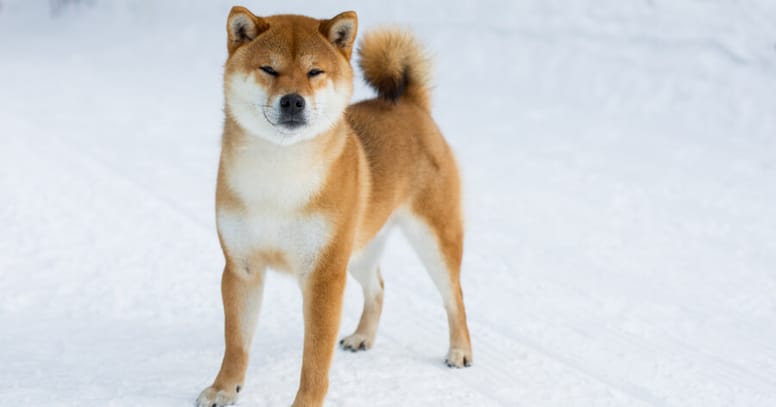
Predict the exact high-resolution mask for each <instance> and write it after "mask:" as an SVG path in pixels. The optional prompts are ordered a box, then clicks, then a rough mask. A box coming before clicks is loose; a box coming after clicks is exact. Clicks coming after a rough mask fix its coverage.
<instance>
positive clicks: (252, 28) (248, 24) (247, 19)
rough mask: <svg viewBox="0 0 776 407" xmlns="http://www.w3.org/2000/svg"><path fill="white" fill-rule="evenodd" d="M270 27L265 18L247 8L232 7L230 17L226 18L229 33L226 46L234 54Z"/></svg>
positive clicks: (230, 53)
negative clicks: (257, 15)
mask: <svg viewBox="0 0 776 407" xmlns="http://www.w3.org/2000/svg"><path fill="white" fill-rule="evenodd" d="M268 28H269V24H267V22H266V21H265V20H264V19H263V18H261V17H256V16H255V15H253V13H251V12H250V11H249V10H248V9H247V8H245V7H240V6H234V7H232V10H231V11H230V12H229V18H228V19H227V20H226V32H227V34H228V35H229V41H228V42H227V43H226V48H227V49H229V55H232V53H233V52H234V51H236V50H237V48H240V46H242V45H243V44H247V43H249V42H251V41H252V40H253V39H254V38H256V37H257V36H258V35H259V34H261V33H263V32H264V31H267V29H268Z"/></svg>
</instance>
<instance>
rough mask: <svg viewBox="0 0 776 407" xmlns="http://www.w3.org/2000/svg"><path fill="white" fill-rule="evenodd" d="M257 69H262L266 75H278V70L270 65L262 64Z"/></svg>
mask: <svg viewBox="0 0 776 407" xmlns="http://www.w3.org/2000/svg"><path fill="white" fill-rule="evenodd" d="M259 69H261V70H262V71H264V72H265V73H266V74H267V75H270V76H278V71H276V70H274V69H272V67H271V66H266V65H265V66H262V67H261V68H259Z"/></svg>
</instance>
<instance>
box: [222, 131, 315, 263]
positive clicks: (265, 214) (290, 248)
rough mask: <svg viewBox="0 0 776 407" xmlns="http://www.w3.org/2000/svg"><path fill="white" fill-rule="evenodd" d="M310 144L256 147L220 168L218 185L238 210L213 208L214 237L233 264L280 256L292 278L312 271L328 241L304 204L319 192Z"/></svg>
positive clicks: (239, 151) (238, 152)
mask: <svg viewBox="0 0 776 407" xmlns="http://www.w3.org/2000/svg"><path fill="white" fill-rule="evenodd" d="M309 144H310V143H300V144H296V145H292V146H285V147H283V146H275V145H271V144H269V143H266V142H263V141H256V143H252V144H251V145H248V146H243V147H241V148H240V149H237V150H235V151H233V152H232V153H231V154H230V155H229V157H228V160H227V161H226V162H225V163H224V171H225V174H224V175H225V176H224V177H223V178H222V181H223V182H226V183H228V187H229V190H230V191H231V192H232V193H233V194H234V195H236V196H235V197H236V198H237V199H238V200H239V201H240V203H241V205H240V207H241V208H240V209H235V208H233V207H221V206H219V207H218V213H217V219H218V231H219V233H220V235H221V240H222V242H223V244H224V246H225V249H226V250H227V251H228V252H229V254H230V256H232V257H234V260H237V261H248V260H249V259H250V258H251V256H252V255H253V254H254V253H256V252H262V251H266V252H276V253H281V254H282V255H283V257H284V258H285V260H286V261H287V262H288V266H289V267H290V268H291V269H292V271H294V272H298V273H304V272H306V271H309V269H310V268H311V267H312V266H313V265H314V263H315V260H316V257H317V255H318V254H319V252H320V251H321V249H323V247H324V246H325V245H326V243H327V242H328V240H329V237H330V236H329V235H330V231H329V224H328V222H327V219H326V217H325V216H323V215H322V214H316V213H310V212H309V211H308V210H306V209H305V208H306V206H307V204H308V203H309V202H310V200H311V199H312V197H313V196H314V195H315V194H316V193H317V192H318V191H319V190H320V188H321V187H322V184H323V182H324V180H325V176H326V170H327V168H326V164H325V163H324V162H322V160H320V159H318V160H316V155H315V154H314V151H313V150H312V149H313V148H314V146H311V145H309Z"/></svg>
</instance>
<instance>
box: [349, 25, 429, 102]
mask: <svg viewBox="0 0 776 407" xmlns="http://www.w3.org/2000/svg"><path fill="white" fill-rule="evenodd" d="M358 55H359V57H360V60H359V65H360V66H361V70H362V71H363V72H364V79H366V82H367V83H368V84H369V86H371V87H372V88H374V89H375V90H376V91H377V93H378V95H379V96H380V97H381V98H383V99H386V100H390V101H393V102H396V101H398V100H400V99H401V100H409V101H412V102H414V103H416V104H417V105H419V106H420V107H422V108H423V109H425V110H430V108H431V106H430V96H431V90H430V84H429V78H430V72H429V71H430V65H431V61H430V60H429V58H428V57H427V56H426V54H425V52H424V51H423V48H422V47H421V45H420V44H419V43H418V41H417V40H416V39H415V38H414V37H413V36H412V34H410V33H408V32H405V31H402V30H399V29H379V30H375V31H371V32H368V33H367V34H366V35H365V36H364V38H363V40H362V41H361V48H359V50H358Z"/></svg>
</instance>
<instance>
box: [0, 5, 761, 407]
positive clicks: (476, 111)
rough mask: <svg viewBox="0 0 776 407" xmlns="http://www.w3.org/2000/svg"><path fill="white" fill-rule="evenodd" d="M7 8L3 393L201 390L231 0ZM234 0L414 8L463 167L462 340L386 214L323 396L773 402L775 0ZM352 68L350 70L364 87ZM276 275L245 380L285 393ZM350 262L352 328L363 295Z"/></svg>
mask: <svg viewBox="0 0 776 407" xmlns="http://www.w3.org/2000/svg"><path fill="white" fill-rule="evenodd" d="M89 3H91V4H92V5H91V6H89V7H87V6H75V7H69V8H68V7H66V8H63V9H60V10H58V11H57V12H56V13H55V14H56V15H55V16H52V15H51V14H52V13H51V12H50V11H49V7H48V2H45V1H41V0H37V1H29V0H3V1H2V9H0V228H2V237H0V367H1V368H0V401H1V402H2V404H3V405H20V406H37V405H46V406H52V405H53V406H129V405H146V406H187V405H190V404H191V403H192V402H193V400H194V398H195V397H196V395H197V394H198V393H199V391H200V390H201V389H202V388H203V387H205V386H206V385H208V384H209V383H210V381H211V380H212V379H213V377H214V375H215V373H216V371H217V369H218V366H219V364H220V358H221V352H222V349H223V348H222V346H223V339H222V310H221V304H220V298H219V279H220V272H221V268H222V266H223V259H222V257H221V254H220V250H219V247H218V242H217V239H216V233H215V226H214V208H213V206H214V203H213V194H214V185H215V174H216V163H217V158H218V148H219V137H220V125H221V121H222V111H221V106H222V96H221V69H222V64H223V60H224V57H225V36H224V35H225V33H224V23H225V16H226V14H227V12H228V10H229V7H230V6H231V3H229V2H226V1H224V0H218V1H210V2H205V1H200V2H192V1H184V0H164V1H155V2H151V1H142V0H117V1H112V2H109V1H107V0H92V1H90V2H89ZM307 3H309V4H303V3H302V2H258V1H251V2H247V4H246V5H248V6H250V7H251V8H252V9H253V10H254V11H256V12H257V13H259V14H272V13H279V12H294V13H302V14H309V15H313V16H319V17H328V16H333V15H334V14H336V13H338V12H340V11H343V10H346V9H355V10H357V11H358V12H359V15H360V30H361V31H362V32H363V31H365V30H368V29H370V28H371V27H374V26H376V25H378V24H383V23H398V24H403V25H406V26H408V27H411V28H412V29H414V30H415V31H416V33H417V34H418V35H419V36H420V37H421V38H422V39H423V41H424V42H425V43H426V44H427V45H428V48H429V49H430V50H432V52H433V54H434V56H435V58H436V61H437V64H436V67H437V68H436V73H437V75H436V77H435V83H436V85H437V87H436V89H435V98H434V100H435V107H434V114H435V117H436V119H437V120H438V122H439V124H440V126H441V127H442V129H443V130H444V132H445V134H446V136H447V138H448V140H449V141H450V143H451V145H452V146H453V147H454V149H455V150H456V152H457V154H458V157H459V160H460V162H461V166H462V168H463V171H464V178H465V189H466V208H467V228H468V236H467V241H466V254H465V259H464V271H463V284H464V291H465V294H466V304H467V308H468V314H469V323H470V328H471V333H472V340H473V345H474V355H475V365H474V366H473V367H472V368H470V369H465V370H450V369H447V368H446V367H445V366H444V364H443V363H442V359H443V357H444V355H445V352H446V348H447V333H446V320H445V317H444V313H443V310H442V307H441V304H440V300H439V296H438V294H437V293H436V292H435V290H434V288H433V286H432V284H431V282H430V280H429V278H428V276H427V275H426V273H425V272H424V271H423V270H422V268H421V266H420V263H419V261H418V260H417V259H416V258H415V257H414V256H413V255H412V254H411V251H410V250H409V248H408V247H407V245H406V243H404V241H403V240H402V239H401V238H399V236H398V235H397V236H394V238H393V239H392V240H391V243H390V244H389V248H388V252H387V253H386V256H385V259H384V261H383V266H382V270H383V274H384V276H385V280H386V283H385V284H386V295H385V312H384V315H383V318H382V324H381V327H380V332H379V334H378V339H377V344H376V346H375V348H374V349H372V350H370V351H369V352H366V353H358V354H351V353H349V352H342V351H338V352H337V353H336V356H335V360H334V364H333V367H332V372H331V378H332V380H331V388H330V392H329V396H328V399H327V406H364V405H369V406H428V405H445V406H477V407H482V406H650V405H651V406H704V407H708V406H746V407H750V406H774V405H776V24H774V21H776V3H775V2H772V1H769V0H760V1H755V0H747V1H735V2H733V1H690V0H685V1H678V0H677V1H674V0H648V1H635V0H634V1H615V0H603V1H600V0H599V1H592V0H580V1H571V0H569V1H558V0H553V1H547V0H528V1H519V2H517V1H514V2H509V1H494V0H490V1H473V0H472V1H469V0H450V1H444V2H441V1H439V2H424V1H419V0H393V1H390V2H380V3H378V2H370V3H369V4H362V2H356V1H344V0H343V1H333V0H331V1H316V2H307ZM369 95H370V93H369V91H368V90H367V89H366V88H365V87H364V86H363V85H362V84H360V82H359V85H358V87H357V97H356V98H357V99H359V98H363V97H367V96H369ZM300 301H301V298H300V295H299V293H298V289H297V287H296V285H295V283H294V282H293V281H292V280H290V279H288V278H285V277H283V276H278V275H272V276H271V277H270V280H269V282H268V286H267V289H266V298H265V302H264V306H263V309H262V315H261V318H260V322H259V327H258V332H257V335H256V339H255V342H254V349H253V355H252V360H251V367H250V369H249V373H248V379H247V383H246V386H245V391H244V392H243V394H242V400H241V402H240V405H243V406H254V405H255V406H285V405H288V404H290V402H291V401H292V400H293V396H294V392H295V390H296V386H297V382H298V374H299V366H300V359H301V344H302V320H301V302H300ZM360 307H361V294H360V289H359V288H358V285H357V283H355V281H353V280H350V281H349V286H348V290H347V298H346V304H345V310H344V317H343V324H342V329H341V333H342V335H345V334H348V333H350V332H351V331H352V330H353V329H354V328H355V326H356V323H357V320H358V317H359V315H360Z"/></svg>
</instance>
